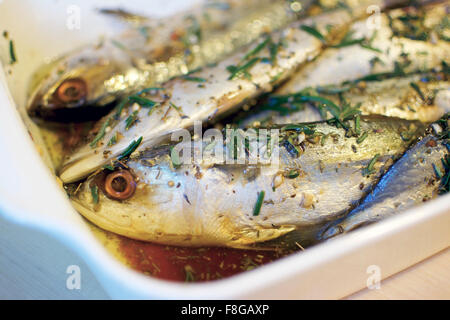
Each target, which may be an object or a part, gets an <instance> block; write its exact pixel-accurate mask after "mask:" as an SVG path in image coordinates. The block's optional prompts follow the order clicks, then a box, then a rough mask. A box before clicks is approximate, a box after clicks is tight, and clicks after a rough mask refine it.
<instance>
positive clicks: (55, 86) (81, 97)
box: [27, 50, 122, 122]
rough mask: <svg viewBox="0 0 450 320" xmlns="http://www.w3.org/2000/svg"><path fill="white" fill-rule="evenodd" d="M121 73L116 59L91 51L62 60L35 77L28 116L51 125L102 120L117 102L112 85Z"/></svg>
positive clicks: (41, 70)
mask: <svg viewBox="0 0 450 320" xmlns="http://www.w3.org/2000/svg"><path fill="white" fill-rule="evenodd" d="M121 69H122V67H121V66H120V64H118V63H117V62H116V61H115V60H114V59H112V58H108V56H105V55H104V54H100V53H99V52H96V51H92V52H91V50H85V51H83V52H78V54H76V53H73V54H71V55H70V56H67V57H62V58H59V59H57V60H55V61H53V62H51V63H50V64H47V65H45V66H43V67H41V69H39V70H38V71H37V72H36V73H35V76H34V80H33V84H32V89H31V95H30V98H29V103H28V106H27V111H28V114H29V115H30V116H31V117H35V118H42V119H45V120H51V121H52V120H53V121H66V122H67V121H69V122H73V121H85V120H91V119H98V118H99V117H101V116H102V115H104V114H105V113H106V111H107V110H105V109H107V108H104V107H105V106H107V105H110V104H111V103H112V102H113V101H114V100H115V99H116V98H117V97H116V95H115V92H114V89H115V88H114V87H113V88H111V86H108V83H110V82H111V79H112V78H114V75H116V74H118V73H120V71H121ZM84 109H89V110H86V112H84V111H82V110H84Z"/></svg>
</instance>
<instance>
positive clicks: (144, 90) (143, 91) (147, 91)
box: [136, 87, 164, 96]
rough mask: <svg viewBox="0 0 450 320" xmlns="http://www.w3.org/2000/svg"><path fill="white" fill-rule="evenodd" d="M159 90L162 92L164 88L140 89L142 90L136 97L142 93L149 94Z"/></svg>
mask: <svg viewBox="0 0 450 320" xmlns="http://www.w3.org/2000/svg"><path fill="white" fill-rule="evenodd" d="M159 90H164V88H161V87H149V88H144V89H142V90H140V91H138V92H136V95H137V96H140V95H141V94H143V93H149V92H151V91H159Z"/></svg>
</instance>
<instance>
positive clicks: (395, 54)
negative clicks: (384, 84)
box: [278, 1, 450, 94]
mask: <svg viewBox="0 0 450 320" xmlns="http://www.w3.org/2000/svg"><path fill="white" fill-rule="evenodd" d="M448 10H449V2H448V1H444V2H443V3H438V4H433V5H428V6H423V7H419V8H414V7H406V8H401V9H394V10H390V11H388V12H386V13H381V14H379V15H377V16H375V17H374V16H371V17H369V18H367V19H361V20H359V21H357V22H355V23H354V24H353V25H352V26H351V28H350V30H349V32H348V33H347V35H346V36H345V37H344V39H342V41H340V42H338V43H337V44H330V47H329V48H327V49H326V50H324V52H323V53H322V54H321V55H320V57H318V58H317V59H316V60H315V61H313V62H312V63H309V64H308V65H306V66H305V67H304V68H302V69H301V70H300V71H299V72H298V73H297V74H296V75H294V76H293V77H292V78H291V79H290V80H289V81H288V82H287V83H286V84H285V85H283V86H282V87H281V88H280V89H279V91H278V94H292V93H295V92H298V91H301V90H303V89H305V88H308V87H312V88H314V87H317V86H326V85H339V84H341V83H343V82H348V81H355V80H368V81H371V80H373V79H374V78H376V77H379V78H383V76H386V75H395V74H397V75H403V74H405V73H409V72H413V71H414V72H417V71H428V70H430V69H432V68H436V67H439V66H440V65H441V64H442V61H445V62H446V63H447V64H449V62H450V54H449V52H450V43H449V41H448V40H449V36H450V29H449V28H448ZM414 19H415V20H418V21H422V23H421V25H420V26H417V29H418V30H422V33H423V34H422V35H421V36H417V35H416V33H413V32H412V31H410V30H409V29H407V30H404V28H406V27H405V26H407V25H408V24H407V23H408V21H412V20H414ZM399 30H402V31H399ZM414 30H415V29H414Z"/></svg>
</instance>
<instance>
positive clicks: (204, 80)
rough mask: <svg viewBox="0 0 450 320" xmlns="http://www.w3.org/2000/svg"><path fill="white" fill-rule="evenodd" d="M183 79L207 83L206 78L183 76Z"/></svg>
mask: <svg viewBox="0 0 450 320" xmlns="http://www.w3.org/2000/svg"><path fill="white" fill-rule="evenodd" d="M183 79H184V80H187V81H192V82H199V83H203V82H206V79H205V78H201V77H192V76H189V75H185V76H183Z"/></svg>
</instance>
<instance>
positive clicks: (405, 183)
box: [318, 114, 450, 240]
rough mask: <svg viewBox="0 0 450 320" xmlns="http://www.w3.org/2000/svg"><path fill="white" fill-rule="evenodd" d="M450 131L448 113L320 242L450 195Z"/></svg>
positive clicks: (329, 227)
mask: <svg viewBox="0 0 450 320" xmlns="http://www.w3.org/2000/svg"><path fill="white" fill-rule="evenodd" d="M449 128H450V115H449V114H447V115H446V116H444V117H443V118H442V119H441V120H440V121H438V122H436V123H434V124H433V125H431V127H430V129H429V130H428V134H427V135H426V136H424V137H423V139H421V140H420V141H419V142H418V143H417V144H416V145H415V146H413V147H412V148H411V149H410V150H408V151H407V152H406V153H405V154H404V155H403V156H402V157H401V158H400V159H399V160H398V161H397V162H396V163H395V164H394V165H393V166H392V167H391V168H390V169H389V170H388V171H387V172H386V174H385V175H384V176H383V177H382V178H381V180H380V182H378V184H377V185H376V187H375V189H374V190H373V192H371V193H369V194H368V195H367V197H366V198H365V199H364V201H362V203H361V204H360V205H359V206H358V207H357V208H356V209H354V210H353V211H351V212H350V213H349V214H348V215H347V216H345V217H344V218H342V219H340V220H338V221H336V222H334V223H332V224H330V225H329V226H327V227H326V228H325V230H323V232H322V233H321V234H320V235H319V236H318V240H326V239H330V238H332V237H335V236H337V235H340V234H343V233H347V232H350V231H352V230H354V229H356V228H359V227H362V226H365V225H368V224H371V223H374V222H376V221H379V220H382V219H386V218H388V217H391V216H393V215H395V214H398V213H400V212H402V211H405V210H406V209H409V208H411V207H413V206H416V205H419V204H421V203H423V202H424V201H428V200H431V199H433V198H435V197H436V196H438V194H443V193H447V192H448V191H449V186H450V184H449V183H450V155H449V151H450V144H449V142H450V131H449Z"/></svg>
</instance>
